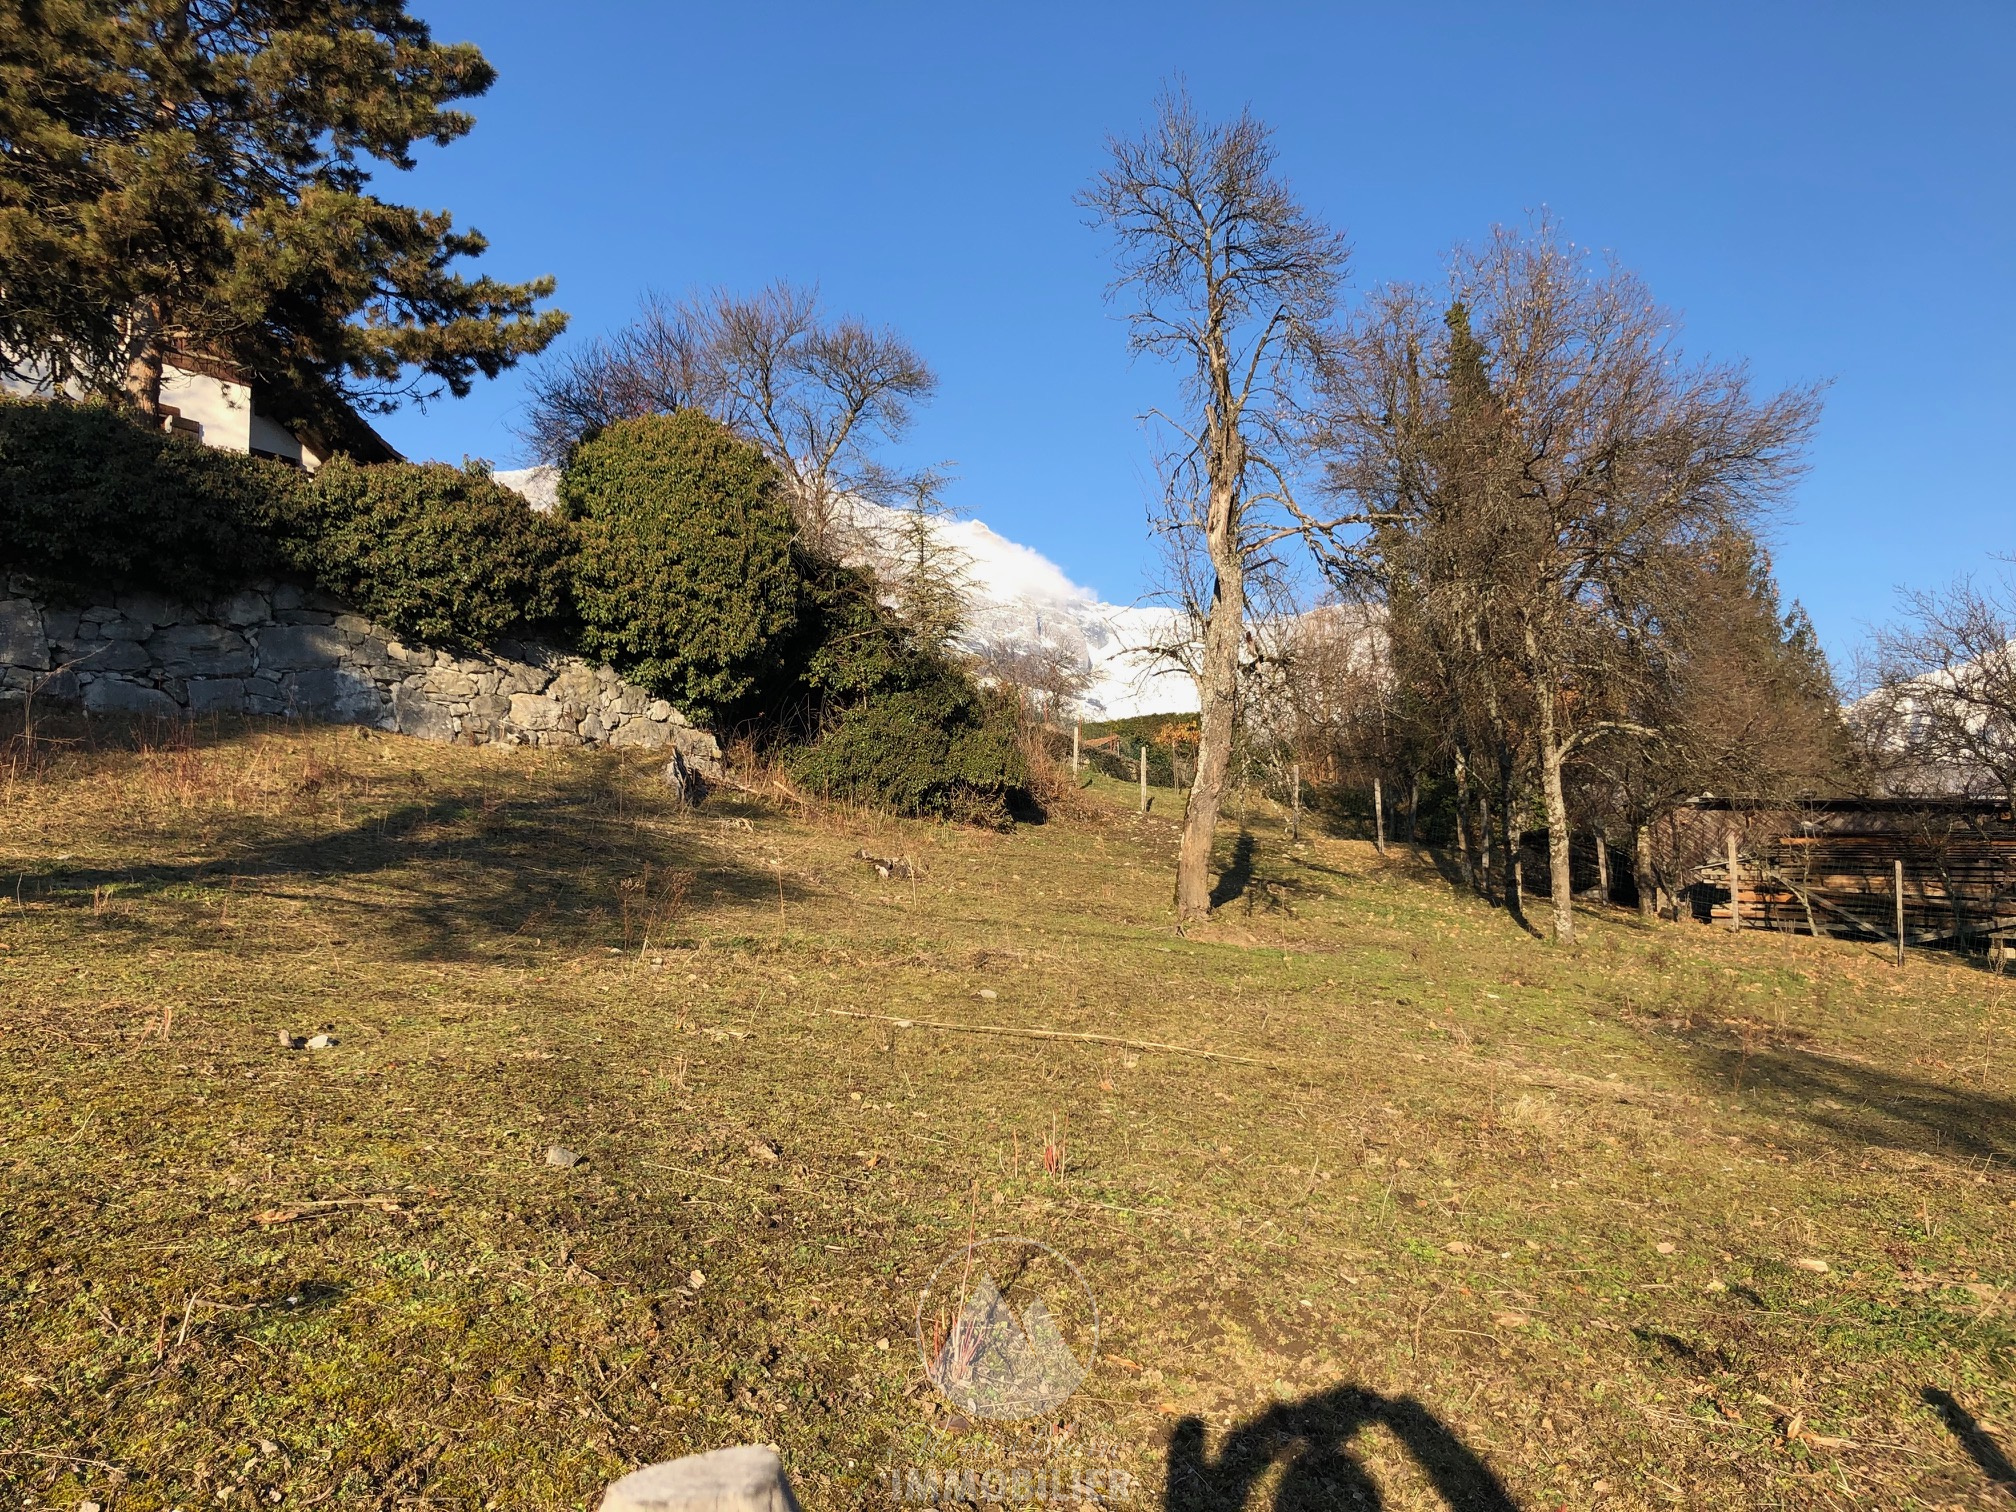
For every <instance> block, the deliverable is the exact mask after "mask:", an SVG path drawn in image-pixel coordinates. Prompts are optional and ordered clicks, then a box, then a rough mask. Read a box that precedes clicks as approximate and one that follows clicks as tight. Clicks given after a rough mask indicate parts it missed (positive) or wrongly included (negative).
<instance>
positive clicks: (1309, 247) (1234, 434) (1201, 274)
mask: <svg viewBox="0 0 2016 1512" xmlns="http://www.w3.org/2000/svg"><path fill="white" fill-rule="evenodd" d="M1108 148H1109V150H1110V153H1111V162H1110V163H1109V165H1108V166H1107V168H1106V169H1105V171H1103V172H1102V173H1101V174H1100V175H1099V176H1098V177H1097V178H1096V179H1095V180H1094V181H1093V183H1092V185H1091V186H1090V187H1089V188H1088V189H1086V190H1085V191H1084V192H1083V193H1082V194H1081V195H1080V196H1079V203H1080V204H1081V205H1082V206H1083V207H1084V208H1085V209H1087V210H1088V211H1090V212H1091V214H1092V217H1093V221H1094V223H1095V224H1097V225H1099V226H1101V227H1103V228H1105V229H1106V230H1108V231H1109V232H1110V233H1111V234H1112V235H1113V237H1114V240H1115V242H1116V243H1117V252H1116V264H1117V276H1116V277H1115V279H1114V281H1113V283H1112V285H1111V286H1110V288H1109V290H1108V293H1109V296H1117V295H1120V294H1122V293H1129V294H1132V295H1133V296H1134V297H1135V299H1136V300H1137V303H1136V304H1135V306H1134V308H1133V309H1132V310H1131V311H1130V312H1129V316H1128V319H1129V324H1130V337H1129V342H1130V346H1131V348H1132V350H1133V351H1134V352H1136V353H1145V354H1149V355H1153V356H1157V357H1162V358H1165V359H1167V360H1170V361H1172V362H1174V363H1175V364H1176V365H1177V367H1178V369H1179V371H1180V374H1181V377H1182V393H1183V397H1184V399H1185V401H1186V404H1187V406H1188V408H1187V410H1186V413H1185V414H1184V415H1183V417H1182V418H1180V419H1179V418H1176V417H1172V416H1168V415H1159V416H1158V417H1157V418H1158V419H1159V420H1160V421H1161V422H1162V423H1163V424H1164V425H1165V426H1166V427H1167V428H1168V430H1169V431H1171V432H1173V433H1174V434H1175V435H1176V436H1177V437H1179V438H1180V439H1179V440H1178V441H1177V442H1176V444H1175V445H1174V447H1173V448H1172V452H1171V455H1170V456H1169V458H1168V459H1167V462H1168V465H1167V466H1166V467H1165V468H1164V477H1165V480H1166V483H1167V485H1168V491H1167V495H1166V501H1165V520H1164V522H1163V523H1164V526H1165V528H1167V529H1171V530H1173V531H1175V532H1177V533H1178V534H1181V535H1183V536H1186V537H1187V538H1189V539H1191V540H1193V541H1195V542H1200V543H1201V544H1202V546H1203V551H1204V555H1205V557H1206V558H1207V559H1208V561H1209V564H1210V573H1211V586H1210V592H1209V595H1208V598H1207V600H1206V606H1205V620H1204V634H1203V645H1202V648H1201V652H1200V654H1199V656H1198V678H1197V692H1198V701H1199V705H1200V711H1201V712H1200V717H1199V724H1200V731H1201V734H1200V740H1199V747H1198V755H1197V772H1196V776H1195V778H1194V780H1193V781H1192V783H1191V787H1190V803H1189V809H1188V811H1187V813H1186V815H1185V817H1184V822H1183V835H1182V841H1181V845H1180V848H1179V852H1178V859H1177V868H1176V908H1177V913H1178V915H1179V916H1180V917H1182V918H1184V919H1196V918H1200V917H1202V916H1203V915H1204V914H1205V913H1207V912H1208V911H1209V909H1210V892H1211V889H1210V877H1209V869H1210V859H1211V843H1212V837H1213V834H1214V831H1215V830H1216V827H1217V820H1218V812H1219V807H1220V804H1221V802H1222V800H1223V796H1224V790H1225V782H1226V777H1227V773H1228V771H1229V769H1230V763H1231V753H1232V735H1233V728H1234V724H1235V720H1236V715H1237V709H1238V702H1239V684H1240V659H1241V646H1242V643H1243V640H1244V637H1245V632H1246V616H1247V598H1246V578H1247V572H1248V567H1249V564H1250V563H1251V562H1252V561H1253V559H1254V558H1255V557H1256V556H1258V555H1260V554H1262V553H1265V552H1266V551H1267V550H1268V549H1269V548H1270V547H1271V546H1272V545H1273V544H1274V543H1276V542H1278V541H1280V540H1282V539H1284V538H1285V537H1286V536H1288V535H1292V534H1296V533H1298V532H1302V531H1306V530H1308V529H1311V528H1313V523H1314V522H1312V521H1310V520H1308V519H1307V518H1306V517H1304V516H1303V514H1302V512H1301V510H1300V507H1299V505H1298V503H1297V500H1296V495H1295V487H1294V483H1295V477H1296V474H1297V470H1298V465H1299V462H1300V458H1301V455H1302V447H1301V443H1300V421H1301V405H1300V399H1301V397H1302V390H1303V388H1304V386H1305V385H1306V384H1307V383H1308V381H1309V379H1310V377H1311V375H1312V373H1313V372H1314V370H1315V369H1316V367H1317V366H1318V365H1319V363H1320V360H1321V354H1322V351H1323V347H1324V342H1325V339H1326V329H1327V325H1328V322H1329V320H1330V318H1331V316H1332V313H1333V311H1334V308H1335V303H1336V292H1337V286H1338V283H1339V281H1340V280H1341V278H1342V276H1343V272H1344V266H1345V261H1346V255H1347V254H1346V249H1345V245H1344V241H1343V239H1342V238H1341V237H1340V236H1338V235H1337V234H1336V233H1335V232H1333V231H1331V230H1330V229H1329V228H1328V227H1326V226H1324V225H1322V224H1321V223H1320V222H1318V221H1317V220H1316V219H1314V218H1313V217H1312V216H1310V215H1309V213H1308V212H1307V211H1306V210H1304V209H1303V207H1302V206H1301V204H1300V203H1299V202H1298V201H1297V200H1296V199H1295V197H1294V195H1293V194H1292V193H1291V192H1290V191H1289V189H1288V186H1287V185H1286V184H1285V183H1284V182H1283V181H1282V180H1281V178H1280V177H1279V176H1278V175H1277V173H1276V171H1275V151H1274V147H1273V144H1272V142H1271V140H1270V136H1269V132H1268V130H1267V128H1266V127H1265V126H1263V125H1262V124H1261V123H1260V122H1259V121H1257V120H1255V119H1254V118H1253V117H1252V115H1251V114H1249V113H1243V112H1242V113H1241V114H1240V115H1239V116H1238V117H1237V118H1235V119H1234V120H1232V121H1230V122H1228V123H1225V124H1223V125H1219V124H1213V123H1210V122H1207V121H1205V120H1204V119H1203V118H1202V117H1201V116H1200V115H1199V114H1198V112H1197V109H1196V107H1195V106H1194V105H1193V104H1192V102H1191V101H1190V99H1189V97H1188V95H1187V94H1186V93H1184V92H1183V91H1181V90H1180V89H1172V90H1169V91H1165V92H1164V94H1163V95H1162V96H1161V98H1160V99H1159V100H1158V101H1157V103H1156V110H1155V120H1154V122H1153V124H1152V125H1150V127H1149V128H1148V130H1147V131H1146V132H1145V133H1144V134H1143V135H1142V136H1140V137H1138V138H1114V139H1112V140H1110V141H1109V143H1108Z"/></svg>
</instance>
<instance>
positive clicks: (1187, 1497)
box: [1162, 1386, 1518, 1512]
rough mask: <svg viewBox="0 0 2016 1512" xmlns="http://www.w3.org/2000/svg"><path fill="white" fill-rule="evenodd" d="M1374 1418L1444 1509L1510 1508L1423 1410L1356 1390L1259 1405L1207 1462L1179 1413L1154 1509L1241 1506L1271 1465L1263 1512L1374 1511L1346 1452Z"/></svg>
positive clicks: (1496, 1484)
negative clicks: (1277, 1470) (1269, 1503)
mask: <svg viewBox="0 0 2016 1512" xmlns="http://www.w3.org/2000/svg"><path fill="white" fill-rule="evenodd" d="M1379 1424H1384V1425H1385V1426H1386V1427H1387V1428H1390V1429H1391V1430H1392V1431H1393V1434H1394V1436H1395V1437H1397V1438H1398V1439H1399V1440H1400V1442H1401V1443H1402V1444H1404V1445H1405V1446H1406V1448H1407V1452H1408V1453H1409V1454H1411V1455H1413V1456H1414V1460H1415V1462H1416V1463H1417V1464H1419V1465H1420V1467H1421V1469H1422V1471H1423V1472H1424V1473H1425V1474H1426V1475H1427V1477H1428V1479H1429V1481H1430V1482H1431V1483H1432V1484H1433V1485H1434V1487H1435V1490H1436V1492H1437V1493H1438V1494H1439V1495H1440V1496H1441V1498H1442V1500H1443V1502H1444V1503H1446V1504H1447V1505H1448V1506H1449V1507H1450V1508H1451V1509H1453V1512H1518V1503H1516V1502H1515V1501H1513V1500H1512V1497H1511V1495H1510V1494H1509V1493H1508V1492H1507V1491H1506V1489H1505V1487H1504V1485H1503V1484H1502V1483H1501V1482H1500V1481H1499V1479H1498V1477H1497V1476H1495V1475H1493V1474H1492V1473H1491V1470H1490V1468H1489V1467H1488V1466H1487V1465H1486V1464H1485V1463H1484V1461H1483V1460H1481V1459H1480V1458H1478V1456H1477V1455H1476V1454H1475V1453H1473V1452H1472V1451H1471V1450H1470V1448H1469V1447H1468V1446H1467V1445H1465V1444H1464V1442H1463V1441H1462V1440H1461V1439H1460V1438H1458V1437H1457V1436H1456V1435H1455V1433H1454V1432H1452V1431H1451V1430H1450V1429H1449V1428H1448V1427H1446V1426H1445V1425H1444V1424H1443V1423H1442V1422H1441V1420H1440V1419H1438V1418H1437V1417H1436V1416H1435V1415H1434V1414H1433V1413H1431V1412H1430V1411H1429V1410H1428V1409H1427V1408H1425V1407H1423V1406H1422V1405H1421V1404H1420V1403H1419V1402H1417V1401H1415V1400H1414V1399H1413V1398H1412V1397H1384V1396H1380V1395H1379V1394H1378V1393H1377V1392H1373V1391H1366V1390H1364V1389H1363V1388H1362V1387H1358V1386H1339V1387H1336V1388H1334V1389H1333V1390H1330V1391H1326V1392H1323V1393H1322V1394H1320V1395H1318V1396H1312V1397H1305V1398H1304V1399H1303V1400H1301V1401H1299V1402H1282V1403H1279V1404H1277V1405H1276V1406H1274V1407H1271V1408H1269V1409H1268V1410H1267V1411H1265V1412H1263V1413H1261V1414H1260V1415H1259V1416H1258V1417H1256V1418H1253V1419H1251V1420H1250V1421H1248V1422H1245V1423H1242V1424H1240V1425H1239V1426H1238V1427H1237V1428H1234V1429H1233V1430H1232V1431H1231V1432H1230V1433H1229V1434H1227V1435H1226V1437H1225V1441H1224V1443H1223V1444H1221V1445H1220V1446H1219V1450H1218V1457H1217V1458H1216V1459H1212V1458H1210V1457H1209V1455H1208V1454H1207V1452H1206V1446H1205V1440H1204V1424H1203V1422H1202V1420H1200V1419H1198V1418H1194V1417H1190V1418H1185V1419H1183V1421H1182V1422H1180V1423H1178V1424H1177V1425H1176V1431H1175V1433H1174V1434H1173V1435H1172V1436H1171V1438H1170V1440H1169V1474H1168V1480H1167V1491H1166V1494H1165V1497H1164V1500H1163V1503H1162V1506H1163V1509H1164V1512H1248V1508H1247V1501H1248V1498H1249V1497H1251V1496H1252V1494H1253V1489H1254V1487H1255V1486H1257V1485H1258V1484H1259V1483H1260V1482H1261V1480H1263V1479H1264V1478H1265V1477H1266V1475H1267V1473H1268V1471H1269V1470H1271V1469H1272V1468H1273V1467H1274V1466H1276V1465H1282V1466H1283V1467H1284V1469H1283V1473H1282V1477H1281V1483H1280V1488H1279V1489H1278V1490H1277V1491H1276V1492H1275V1493H1274V1502H1273V1509H1272V1512H1318V1509H1322V1512H1337V1509H1345V1508H1360V1507H1362V1508H1371V1509H1376V1508H1379V1507H1383V1506H1384V1505H1385V1501H1384V1499H1383V1498H1382V1497H1381V1496H1380V1494H1379V1488H1378V1485H1377V1484H1376V1483H1375V1482H1374V1481H1373V1479H1372V1477H1371V1475H1370V1474H1369V1473H1367V1471H1366V1469H1365V1467H1364V1466H1363V1465H1361V1464H1360V1463H1359V1462H1358V1460H1357V1458H1356V1457H1355V1456H1354V1455H1353V1454H1352V1453H1351V1452H1350V1443H1351V1440H1352V1438H1353V1437H1354V1436H1355V1435H1356V1434H1357V1433H1358V1431H1359V1430H1360V1429H1362V1428H1366V1427H1371V1426H1375V1425H1379ZM1252 1512H1261V1509H1259V1508H1254V1509H1252Z"/></svg>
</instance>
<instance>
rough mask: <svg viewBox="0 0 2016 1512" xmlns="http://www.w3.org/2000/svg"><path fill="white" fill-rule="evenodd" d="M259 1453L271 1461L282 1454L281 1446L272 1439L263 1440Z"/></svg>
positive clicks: (260, 1442) (260, 1441)
mask: <svg viewBox="0 0 2016 1512" xmlns="http://www.w3.org/2000/svg"><path fill="white" fill-rule="evenodd" d="M259 1452H260V1453H261V1454H263V1455H265V1456H266V1458H268V1459H271V1458H273V1456H274V1455H276V1454H278V1453H279V1452H280V1446H279V1445H278V1444H276V1443H274V1442H273V1440H271V1439H261V1440H259Z"/></svg>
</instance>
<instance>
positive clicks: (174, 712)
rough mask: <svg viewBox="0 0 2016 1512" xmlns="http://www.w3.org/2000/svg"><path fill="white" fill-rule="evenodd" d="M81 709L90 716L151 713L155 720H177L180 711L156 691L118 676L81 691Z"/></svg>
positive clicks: (174, 704)
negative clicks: (82, 697)
mask: <svg viewBox="0 0 2016 1512" xmlns="http://www.w3.org/2000/svg"><path fill="white" fill-rule="evenodd" d="M84 707H85V709H86V710H87V711H88V712H90V713H92V714H151V715H153V716H154V717H155V718H156V719H176V718H179V717H180V716H181V714H182V710H181V709H180V708H179V707H178V706H177V705H176V702H175V700H174V699H172V698H170V697H169V696H168V695H167V694H166V693H163V692H162V691H161V690H160V689H159V688H150V687H148V686H146V685H145V684H144V683H136V682H127V681H126V680H125V679H124V678H119V677H101V678H98V679H96V680H95V681H93V682H92V683H91V684H90V685H89V686H88V687H86V688H85V689H84Z"/></svg>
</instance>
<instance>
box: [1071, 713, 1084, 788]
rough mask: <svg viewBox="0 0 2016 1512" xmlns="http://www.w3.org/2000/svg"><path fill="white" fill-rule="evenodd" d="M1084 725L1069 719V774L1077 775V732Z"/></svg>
mask: <svg viewBox="0 0 2016 1512" xmlns="http://www.w3.org/2000/svg"><path fill="white" fill-rule="evenodd" d="M1083 728H1084V726H1083V725H1082V724H1081V723H1080V722H1079V721H1077V720H1075V719H1074V720H1072V721H1071V775H1072V776H1073V777H1076V776H1077V775H1078V733H1079V731H1080V730H1082V729H1083Z"/></svg>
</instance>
